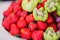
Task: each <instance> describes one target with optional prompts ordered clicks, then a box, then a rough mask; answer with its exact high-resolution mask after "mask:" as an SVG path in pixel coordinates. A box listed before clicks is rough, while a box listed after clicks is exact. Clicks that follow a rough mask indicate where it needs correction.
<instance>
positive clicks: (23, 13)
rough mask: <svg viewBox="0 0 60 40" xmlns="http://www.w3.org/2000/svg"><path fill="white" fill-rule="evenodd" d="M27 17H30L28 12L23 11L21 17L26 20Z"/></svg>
mask: <svg viewBox="0 0 60 40" xmlns="http://www.w3.org/2000/svg"><path fill="white" fill-rule="evenodd" d="M27 15H28V12H27V11H22V12H21V14H20V16H21V17H24V18H25V17H26V16H27Z"/></svg>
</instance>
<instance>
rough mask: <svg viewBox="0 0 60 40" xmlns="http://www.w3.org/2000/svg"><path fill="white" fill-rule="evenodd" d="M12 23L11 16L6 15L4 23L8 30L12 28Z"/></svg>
mask: <svg viewBox="0 0 60 40" xmlns="http://www.w3.org/2000/svg"><path fill="white" fill-rule="evenodd" d="M10 24H11V20H10V17H6V18H4V20H3V22H2V25H3V26H4V28H6V29H7V30H8V31H9V30H10Z"/></svg>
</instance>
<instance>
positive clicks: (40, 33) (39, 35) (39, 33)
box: [32, 30, 44, 40]
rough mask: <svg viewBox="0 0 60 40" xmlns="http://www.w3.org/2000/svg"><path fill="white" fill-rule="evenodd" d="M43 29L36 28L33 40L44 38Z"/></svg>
mask: <svg viewBox="0 0 60 40" xmlns="http://www.w3.org/2000/svg"><path fill="white" fill-rule="evenodd" d="M43 34H44V33H43V31H42V30H36V31H34V32H33V33H32V39H33V40H43Z"/></svg>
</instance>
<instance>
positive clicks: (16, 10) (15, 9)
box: [13, 2, 22, 13]
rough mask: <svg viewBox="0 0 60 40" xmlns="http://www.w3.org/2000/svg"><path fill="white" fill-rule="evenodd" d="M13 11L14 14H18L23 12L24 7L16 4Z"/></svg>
mask: <svg viewBox="0 0 60 40" xmlns="http://www.w3.org/2000/svg"><path fill="white" fill-rule="evenodd" d="M13 10H14V11H13V12H14V13H17V12H18V11H19V10H20V11H22V7H21V6H19V5H18V4H17V3H16V2H15V3H14V5H13Z"/></svg>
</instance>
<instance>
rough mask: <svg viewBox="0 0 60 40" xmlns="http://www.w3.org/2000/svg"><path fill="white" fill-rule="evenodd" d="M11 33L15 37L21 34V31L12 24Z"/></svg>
mask: <svg viewBox="0 0 60 40" xmlns="http://www.w3.org/2000/svg"><path fill="white" fill-rule="evenodd" d="M10 33H11V35H13V36H15V35H18V34H19V29H18V28H17V26H16V25H15V24H12V25H11V29H10Z"/></svg>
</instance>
